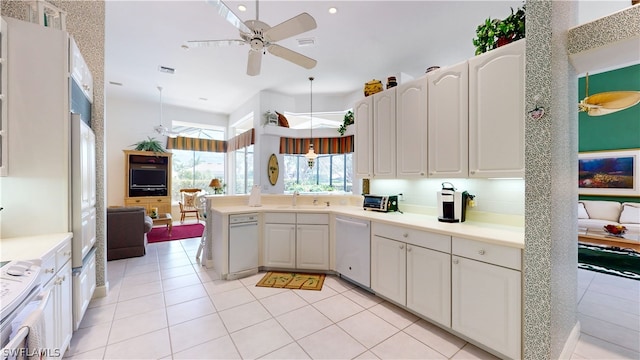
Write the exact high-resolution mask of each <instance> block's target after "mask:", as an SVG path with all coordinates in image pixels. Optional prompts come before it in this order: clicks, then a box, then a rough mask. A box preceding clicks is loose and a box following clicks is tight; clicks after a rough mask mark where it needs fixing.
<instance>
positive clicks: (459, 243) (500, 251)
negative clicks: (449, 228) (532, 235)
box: [451, 237, 522, 270]
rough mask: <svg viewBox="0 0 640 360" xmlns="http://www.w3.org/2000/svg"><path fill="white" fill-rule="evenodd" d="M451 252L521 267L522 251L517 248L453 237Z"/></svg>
mask: <svg viewBox="0 0 640 360" xmlns="http://www.w3.org/2000/svg"><path fill="white" fill-rule="evenodd" d="M451 252H452V254H453V255H459V256H464V257H466V258H470V259H475V260H478V261H483V262H486V263H490V264H495V265H500V266H504V267H507V268H511V269H515V270H521V269H522V251H521V250H520V249H518V248H512V247H507V246H500V245H495V244H490V243H485V242H482V241H476V240H469V239H463V238H458V237H454V238H453V243H452V250H451Z"/></svg>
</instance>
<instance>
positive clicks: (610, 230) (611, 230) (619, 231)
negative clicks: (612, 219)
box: [604, 225, 627, 237]
mask: <svg viewBox="0 0 640 360" xmlns="http://www.w3.org/2000/svg"><path fill="white" fill-rule="evenodd" d="M604 231H606V232H607V234H609V235H612V236H618V237H621V236H622V235H624V233H626V232H627V228H626V227H624V226H622V225H606V226H605V227H604Z"/></svg>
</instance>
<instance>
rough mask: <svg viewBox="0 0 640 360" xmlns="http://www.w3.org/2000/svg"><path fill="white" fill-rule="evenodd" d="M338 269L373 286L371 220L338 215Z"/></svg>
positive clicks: (359, 281) (352, 278) (351, 277)
mask: <svg viewBox="0 0 640 360" xmlns="http://www.w3.org/2000/svg"><path fill="white" fill-rule="evenodd" d="M336 271H337V272H338V273H340V275H341V276H343V277H346V278H347V279H349V280H352V281H355V282H357V283H359V284H360V285H363V286H365V287H371V222H370V221H368V220H362V219H357V218H352V217H348V216H336Z"/></svg>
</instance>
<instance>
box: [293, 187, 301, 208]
mask: <svg viewBox="0 0 640 360" xmlns="http://www.w3.org/2000/svg"><path fill="white" fill-rule="evenodd" d="M298 195H300V193H299V192H298V190H296V191H294V192H293V197H292V198H291V206H293V207H296V197H298Z"/></svg>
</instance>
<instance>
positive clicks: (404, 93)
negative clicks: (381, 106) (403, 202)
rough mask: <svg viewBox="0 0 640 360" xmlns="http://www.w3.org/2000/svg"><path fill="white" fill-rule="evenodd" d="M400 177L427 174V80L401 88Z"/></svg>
mask: <svg viewBox="0 0 640 360" xmlns="http://www.w3.org/2000/svg"><path fill="white" fill-rule="evenodd" d="M397 89H398V90H397V119H396V122H397V129H398V154H397V159H398V160H397V163H398V165H397V166H398V177H401V178H423V177H426V176H427V143H428V138H427V123H428V114H427V79H426V77H422V78H419V79H416V80H412V81H409V82H407V83H404V84H401V85H398V87H397Z"/></svg>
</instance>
